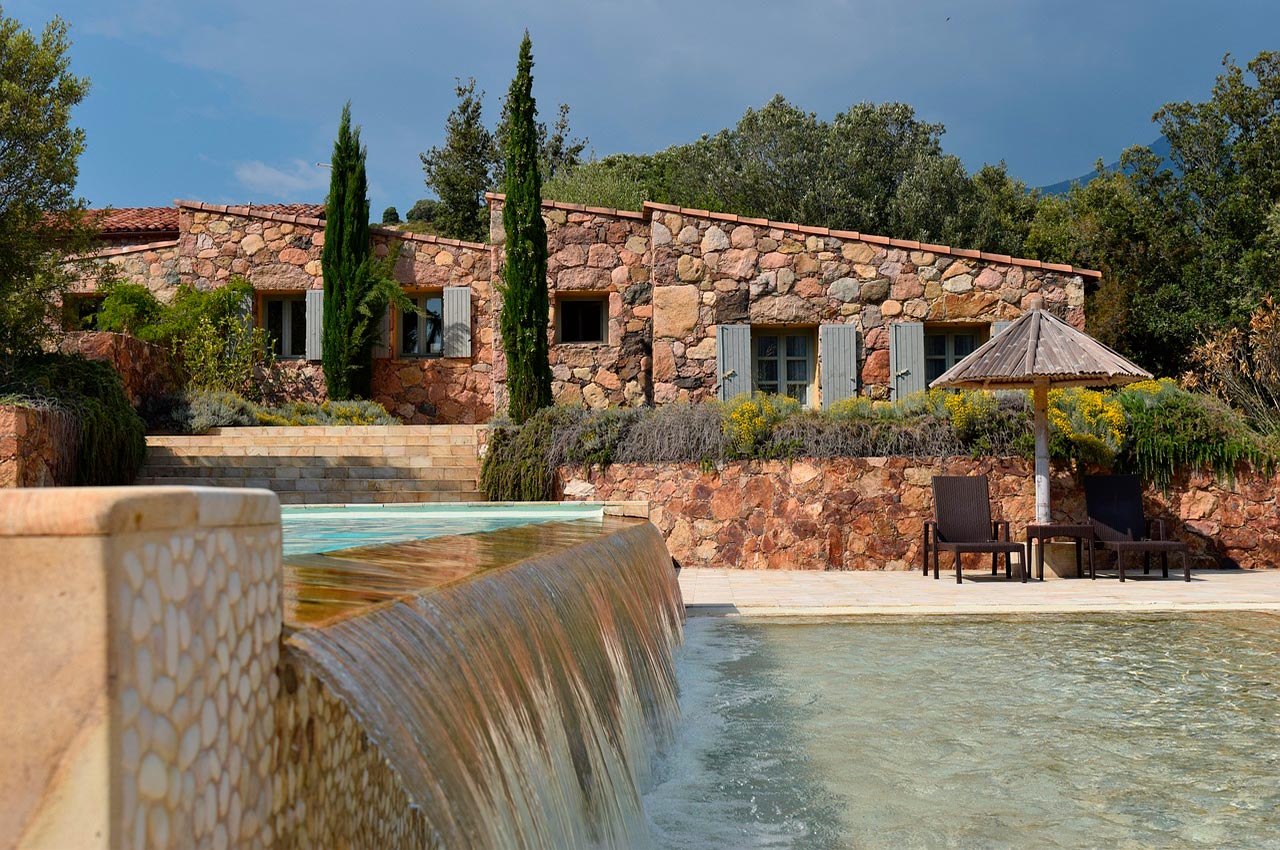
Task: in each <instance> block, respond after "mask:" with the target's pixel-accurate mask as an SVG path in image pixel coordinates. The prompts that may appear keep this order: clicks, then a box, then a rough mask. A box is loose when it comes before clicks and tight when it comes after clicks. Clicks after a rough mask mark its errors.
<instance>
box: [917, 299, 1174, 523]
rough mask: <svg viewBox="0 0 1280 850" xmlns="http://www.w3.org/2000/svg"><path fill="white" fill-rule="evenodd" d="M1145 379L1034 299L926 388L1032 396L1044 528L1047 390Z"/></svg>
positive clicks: (1038, 494) (1046, 514)
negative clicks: (1024, 392)
mask: <svg viewBox="0 0 1280 850" xmlns="http://www.w3.org/2000/svg"><path fill="white" fill-rule="evenodd" d="M1150 378H1151V373H1150V372H1148V371H1147V370H1146V369H1143V368H1142V367H1140V366H1137V365H1135V364H1133V363H1131V362H1130V361H1128V360H1126V359H1125V358H1123V357H1121V356H1120V355H1119V354H1117V353H1116V352H1114V351H1112V350H1111V349H1110V348H1107V347H1106V346H1105V345H1103V344H1102V343H1100V342H1098V341H1097V340H1096V339H1094V338H1093V337H1091V336H1089V335H1088V334H1087V333H1085V332H1084V331H1078V330H1076V329H1075V328H1073V327H1071V325H1068V324H1067V323H1066V322H1064V321H1062V320H1061V319H1059V318H1058V317H1057V316H1055V315H1053V314H1052V313H1049V312H1048V311H1047V310H1045V309H1044V302H1043V301H1042V300H1040V299H1037V300H1036V301H1035V302H1033V303H1032V305H1031V309H1029V310H1028V311H1027V312H1026V313H1024V314H1023V315H1022V317H1021V318H1019V319H1018V320H1017V321H1016V322H1014V323H1013V324H1011V325H1009V327H1007V328H1005V329H1004V330H1003V331H1001V332H1000V333H998V334H996V335H995V336H994V337H992V338H991V339H990V340H989V341H988V342H987V343H986V344H985V345H983V346H982V347H981V348H979V349H978V350H977V351H975V352H973V353H972V354H970V355H969V356H968V357H966V358H965V359H963V360H961V361H960V362H959V363H957V364H956V365H954V366H952V367H951V368H950V369H948V370H947V371H946V372H945V373H943V374H942V376H941V377H939V378H938V379H937V380H936V381H934V382H933V383H931V384H930V385H929V386H931V387H955V388H963V389H975V390H1026V389H1029V390H1031V391H1032V397H1033V399H1034V407H1035V434H1036V522H1038V523H1045V522H1049V521H1050V519H1049V388H1050V387H1118V386H1122V385H1124V384H1131V383H1133V382H1134V381H1144V380H1148V379H1150Z"/></svg>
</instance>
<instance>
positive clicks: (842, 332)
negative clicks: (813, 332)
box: [818, 325, 858, 410]
mask: <svg viewBox="0 0 1280 850" xmlns="http://www.w3.org/2000/svg"><path fill="white" fill-rule="evenodd" d="M818 362H819V363H820V364H821V368H820V369H819V372H820V374H819V376H818V380H819V383H820V387H819V391H820V392H821V394H822V409H823V410H826V409H827V408H829V407H830V406H831V405H833V404H835V403H836V402H837V401H842V400H843V399H846V398H849V397H850V396H855V395H857V394H858V327H857V325H821V326H820V327H819V328H818Z"/></svg>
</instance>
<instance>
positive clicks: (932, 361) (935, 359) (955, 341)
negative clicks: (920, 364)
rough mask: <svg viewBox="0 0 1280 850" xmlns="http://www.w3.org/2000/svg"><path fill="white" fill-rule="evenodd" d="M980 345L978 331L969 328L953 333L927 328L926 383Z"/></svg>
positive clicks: (925, 340) (925, 345) (940, 375)
mask: <svg viewBox="0 0 1280 850" xmlns="http://www.w3.org/2000/svg"><path fill="white" fill-rule="evenodd" d="M977 347H978V331H977V330H975V329H973V328H969V329H966V330H962V331H955V332H951V333H943V332H934V331H929V330H926V331H925V334H924V365H925V384H926V385H928V384H930V383H932V382H933V381H935V380H937V379H938V378H941V377H942V373H943V372H945V371H947V370H948V369H950V368H951V367H952V366H954V365H956V364H957V363H959V362H960V361H961V360H963V359H964V358H965V357H967V356H969V355H970V354H972V353H973V351H974V349H976V348H977Z"/></svg>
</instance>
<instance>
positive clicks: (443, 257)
mask: <svg viewBox="0 0 1280 850" xmlns="http://www.w3.org/2000/svg"><path fill="white" fill-rule="evenodd" d="M179 222H180V227H181V232H182V235H181V237H180V238H179V249H180V253H181V256H182V260H181V270H182V275H183V279H184V280H188V281H190V282H192V283H193V284H194V285H196V286H198V287H211V286H221V285H223V284H224V283H226V282H227V281H228V280H230V278H231V277H232V276H233V275H241V276H243V277H245V278H246V279H247V280H248V281H249V282H250V283H252V284H253V288H254V290H255V291H257V292H260V293H280V292H305V291H306V290H309V289H320V288H322V286H323V279H322V276H321V271H320V254H321V251H322V250H323V248H324V222H323V221H322V220H320V219H314V218H309V217H306V216H298V215H284V214H273V213H258V212H253V211H252V210H246V209H244V208H237V207H212V206H209V205H200V206H198V207H196V206H192V207H183V208H182V210H181V215H180V217H179ZM372 241H373V249H374V253H375V255H377V256H379V257H386V256H387V254H388V252H389V251H390V250H392V247H393V246H396V248H397V250H398V251H399V253H398V256H397V259H396V264H395V267H394V275H395V278H396V280H398V281H399V282H400V284H401V286H402V287H404V289H405V291H406V292H407V293H410V294H413V293H415V292H418V291H422V290H435V289H442V288H443V287H446V286H466V287H469V288H470V289H471V292H472V297H471V322H472V324H471V357H469V358H418V357H413V358H409V357H403V358H402V357H399V356H398V352H397V349H396V346H395V339H396V336H397V328H396V326H395V322H396V321H397V319H394V318H393V322H392V326H391V342H392V349H391V350H392V352H393V355H392V356H391V357H377V358H375V360H374V377H373V398H374V400H375V401H378V402H379V403H381V404H382V405H383V406H385V407H386V408H387V409H388V410H389V411H391V412H392V413H394V414H396V415H397V416H399V417H400V418H401V419H403V420H404V421H406V422H410V423H413V424H433V423H436V422H446V423H475V422H484V421H487V420H488V419H489V418H490V417H491V416H492V412H493V382H492V380H491V379H490V374H491V372H492V369H493V365H492V364H493V349H494V326H493V320H492V317H491V309H492V308H491V302H492V300H493V289H492V286H491V283H490V281H491V269H492V262H491V260H490V251H489V249H488V248H487V247H485V246H482V245H474V244H471V243H466V242H458V241H455V240H449V239H436V238H434V237H431V236H421V235H418V234H409V233H403V234H402V233H396V232H393V231H390V230H385V229H382V228H376V229H375V230H374V232H373V236H372ZM281 369H282V371H283V372H284V373H287V374H291V375H292V378H293V385H294V389H293V390H292V391H291V392H292V394H293V395H294V396H295V397H296V396H299V395H300V396H304V397H308V398H312V399H316V398H323V396H324V393H323V387H324V381H323V377H322V375H321V372H320V366H319V364H318V363H307V362H303V361H282V362H281Z"/></svg>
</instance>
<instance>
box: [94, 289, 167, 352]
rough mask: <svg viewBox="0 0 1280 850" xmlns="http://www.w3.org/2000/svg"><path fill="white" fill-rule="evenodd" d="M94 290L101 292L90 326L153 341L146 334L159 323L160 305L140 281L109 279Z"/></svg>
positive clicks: (161, 310)
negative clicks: (101, 296)
mask: <svg viewBox="0 0 1280 850" xmlns="http://www.w3.org/2000/svg"><path fill="white" fill-rule="evenodd" d="M98 291H99V292H102V293H104V297H103V299H102V303H101V304H100V305H99V306H98V312H97V314H96V315H95V316H94V319H93V326H94V329H96V330H100V331H111V332H112V333H125V334H133V335H134V336H136V337H138V338H139V339H147V340H148V341H149V342H153V341H154V340H152V339H148V336H149V335H150V334H151V333H152V331H153V330H154V328H155V326H156V325H157V324H158V323H159V321H160V316H161V314H162V313H163V312H164V305H163V304H161V303H160V302H159V301H158V300H157V299H156V297H155V295H153V294H152V293H151V290H150V289H147V288H146V287H145V286H143V285H142V284H140V283H128V282H127V281H122V280H112V281H108V282H106V283H104V284H103V285H102V286H100V287H99V289H98Z"/></svg>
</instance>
